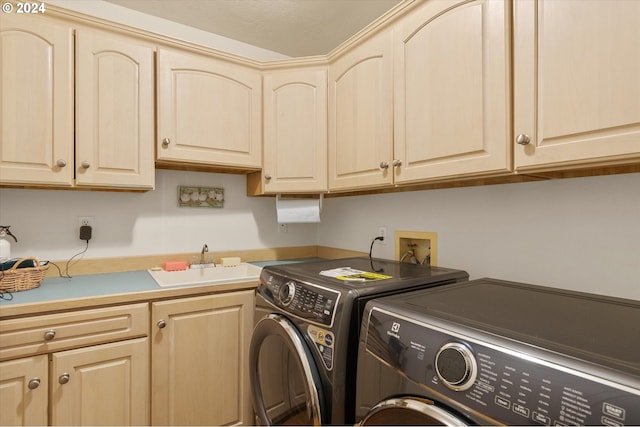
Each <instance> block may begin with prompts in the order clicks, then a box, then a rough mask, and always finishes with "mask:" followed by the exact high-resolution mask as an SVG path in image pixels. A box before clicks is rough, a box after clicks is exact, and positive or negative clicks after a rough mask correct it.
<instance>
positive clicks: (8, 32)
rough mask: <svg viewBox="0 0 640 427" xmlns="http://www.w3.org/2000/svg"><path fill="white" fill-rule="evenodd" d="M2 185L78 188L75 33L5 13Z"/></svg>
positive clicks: (0, 64) (0, 90)
mask: <svg viewBox="0 0 640 427" xmlns="http://www.w3.org/2000/svg"><path fill="white" fill-rule="evenodd" d="M0 184H27V185H28V184H32V185H55V186H71V185H72V184H73V33H72V29H71V27H69V26H68V25H65V24H62V23H58V22H57V21H55V20H50V19H47V18H45V17H43V16H32V15H17V14H8V13H0Z"/></svg>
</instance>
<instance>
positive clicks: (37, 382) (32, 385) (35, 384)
mask: <svg viewBox="0 0 640 427" xmlns="http://www.w3.org/2000/svg"><path fill="white" fill-rule="evenodd" d="M27 387H29V390H35V389H37V388H38V387H40V378H34V379H32V380H31V381H29V384H27Z"/></svg>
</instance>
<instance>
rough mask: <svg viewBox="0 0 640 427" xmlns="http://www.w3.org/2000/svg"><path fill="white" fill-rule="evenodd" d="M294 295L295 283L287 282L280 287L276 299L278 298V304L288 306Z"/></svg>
mask: <svg viewBox="0 0 640 427" xmlns="http://www.w3.org/2000/svg"><path fill="white" fill-rule="evenodd" d="M295 295H296V282H294V281H293V280H290V281H288V282H287V283H285V284H283V285H282V286H281V287H280V291H279V292H278V297H280V302H281V303H282V304H283V305H285V306H288V305H289V304H291V301H293V297H294V296H295Z"/></svg>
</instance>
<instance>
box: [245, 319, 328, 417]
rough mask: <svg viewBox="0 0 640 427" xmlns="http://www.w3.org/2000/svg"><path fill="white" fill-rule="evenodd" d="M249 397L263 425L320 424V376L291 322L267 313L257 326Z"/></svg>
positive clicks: (322, 411) (250, 357) (251, 358)
mask: <svg viewBox="0 0 640 427" xmlns="http://www.w3.org/2000/svg"><path fill="white" fill-rule="evenodd" d="M249 364H250V365H249V374H250V377H251V389H252V390H251V395H252V399H253V408H254V410H255V412H256V417H257V421H258V423H259V424H262V425H322V423H323V421H325V420H324V416H323V414H324V412H325V409H324V402H323V396H322V387H321V383H320V375H319V373H318V369H317V367H316V365H315V362H314V361H313V357H312V355H311V352H310V350H309V347H308V346H307V344H305V341H304V338H303V337H302V335H301V334H300V333H299V332H298V330H297V329H296V327H295V326H294V325H293V323H292V322H291V321H289V320H288V319H287V318H285V317H284V316H282V315H279V314H269V315H267V316H265V317H263V318H262V319H260V321H259V322H258V323H257V324H256V327H255V329H254V331H253V336H252V337H251V347H250V351H249Z"/></svg>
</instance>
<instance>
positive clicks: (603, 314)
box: [356, 279, 640, 425]
mask: <svg viewBox="0 0 640 427" xmlns="http://www.w3.org/2000/svg"><path fill="white" fill-rule="evenodd" d="M356 419H357V422H358V423H359V424H360V425H376V424H385V425H402V424H413V425H436V424H438V425H464V424H476V425H478V424H479V425H499V424H506V425H640V301H635V300H628V299H619V298H611V297H605V296H600V295H594V294H587V293H579V292H572V291H565V290H558V289H553V288H549V287H542V286H535V285H529V284H521V283H514V282H506V281H501V280H494V279H478V280H473V281H469V282H466V283H460V284H456V285H455V286H450V287H441V288H432V289H426V290H421V291H415V292H409V293H404V294H402V295H397V296H390V297H384V298H380V299H376V300H373V301H370V302H369V303H368V304H367V306H366V308H365V313H364V320H363V327H362V329H361V339H360V343H359V354H358V367H357V392H356Z"/></svg>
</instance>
